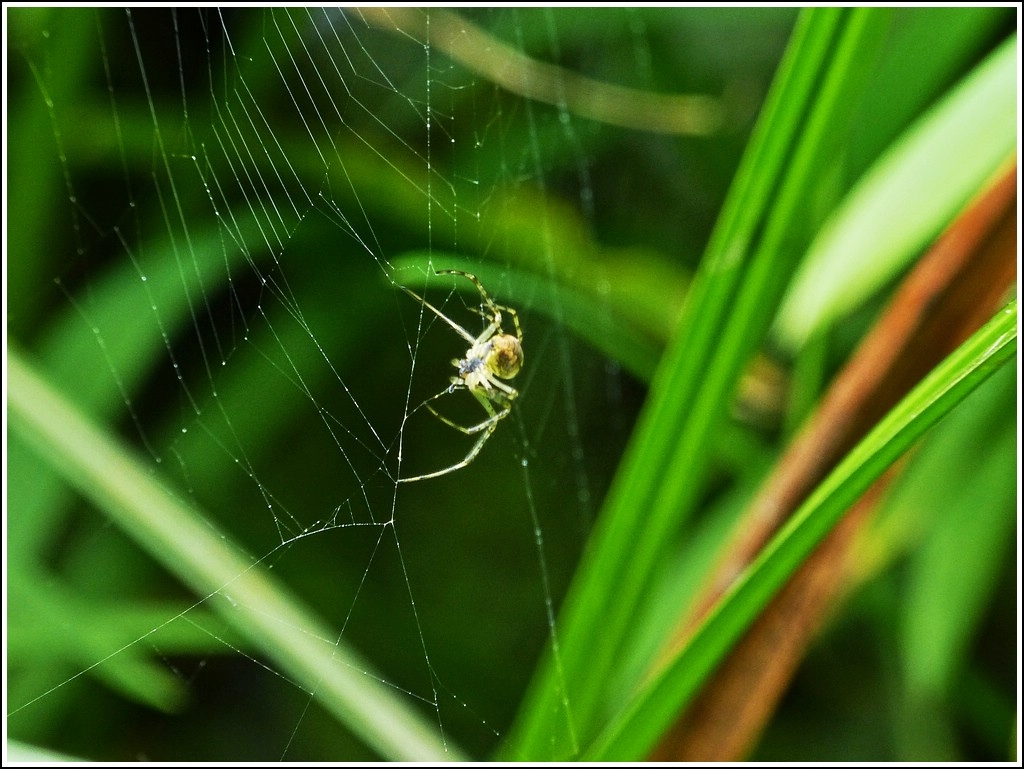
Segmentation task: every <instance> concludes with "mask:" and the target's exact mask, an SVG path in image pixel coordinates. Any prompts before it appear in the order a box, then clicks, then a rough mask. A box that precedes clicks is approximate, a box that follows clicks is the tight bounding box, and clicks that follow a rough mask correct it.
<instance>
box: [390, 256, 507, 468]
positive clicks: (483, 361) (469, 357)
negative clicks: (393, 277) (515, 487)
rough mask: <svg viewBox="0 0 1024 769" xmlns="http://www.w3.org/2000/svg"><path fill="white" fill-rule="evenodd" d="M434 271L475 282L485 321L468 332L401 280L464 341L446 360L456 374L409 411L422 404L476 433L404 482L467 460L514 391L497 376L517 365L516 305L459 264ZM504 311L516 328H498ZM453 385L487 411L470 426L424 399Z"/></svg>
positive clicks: (492, 428) (462, 429)
mask: <svg viewBox="0 0 1024 769" xmlns="http://www.w3.org/2000/svg"><path fill="white" fill-rule="evenodd" d="M434 274H435V275H461V276H462V277H464V278H466V279H467V280H469V281H471V282H472V283H473V285H474V286H476V288H477V291H479V292H480V300H481V304H480V309H479V310H477V312H479V313H480V315H481V316H483V319H484V320H485V321H487V327H486V328H485V329H484V330H483V331H482V332H481V333H480V335H479V336H473V335H472V334H471V333H469V332H468V331H466V329H464V328H463V327H462V326H460V325H459V324H458V323H456V322H455V321H453V320H452V319H451V318H449V317H448V316H447V315H445V314H444V313H443V312H441V311H440V310H439V309H437V308H436V307H434V305H432V304H430V302H428V301H427V300H426V299H424V298H423V297H421V296H419V295H418V294H415V293H413V292H412V291H410V290H409V289H408V288H406V287H405V286H402V287H401V288H402V290H403V291H405V293H407V294H409V296H411V297H412V298H413V299H415V300H416V301H418V302H419V303H420V304H422V305H423V306H424V307H426V308H428V309H429V310H431V311H432V312H433V313H434V314H435V315H437V317H439V318H440V319H441V320H443V321H444V322H445V323H447V324H448V325H449V326H451V327H452V328H453V329H455V331H456V333H457V334H458V335H459V336H461V337H462V338H463V339H465V340H466V341H467V342H469V349H468V350H467V351H466V354H465V355H464V356H463V357H462V359H461V360H459V359H458V358H456V359H454V360H452V365H453V366H455V368H457V369H458V370H459V373H458V375H457V376H453V377H452V378H451V383H450V384H449V385H448V386H447V387H446V388H445V389H443V390H442V391H441V392H439V393H438V394H437V395H434V396H432V397H430V398H427V399H426V400H425V401H423V403H421V404H420V405H419V406H417V407H416V408H415V409H414V410H413V413H415V412H416V411H419V409H421V408H424V407H425V408H426V409H427V410H428V411H429V412H430V413H431V414H433V415H434V416H435V417H437V418H438V419H440V420H441V421H442V422H444V423H445V424H446V425H448V426H449V427H453V428H455V429H456V430H458V431H459V432H461V433H464V434H466V435H476V434H477V433H479V434H480V437H479V438H477V441H476V443H474V444H473V447H472V448H470V450H469V453H468V454H466V456H465V458H464V459H462V460H461V461H459V462H456V463H455V464H454V465H451V466H450V467H446V468H444V469H443V470H436V471H434V472H432V473H425V474H423V475H417V476H414V477H412V478H399V479H398V480H399V482H404V483H410V482H412V481H422V480H426V479H427V478H437V477H438V476H441V475H447V474H448V473H452V472H455V471H456V470H461V469H462V468H463V467H465V466H466V465H468V464H469V463H470V462H472V461H473V460H474V459H476V456H477V454H479V453H480V450H481V449H483V447H484V444H485V443H487V439H488V438H490V437H491V435H492V434H493V433H494V431H495V429H496V428H497V427H498V422H500V421H501V420H502V419H504V418H505V417H507V416H508V414H509V412H510V411H511V410H512V402H513V401H515V399H516V396H518V395H519V392H518V391H517V390H516V389H515V388H514V387H512V386H511V385H509V384H507V383H506V382H503V381H501V380H503V379H512V378H513V377H514V376H515V375H516V374H518V373H519V369H520V368H522V365H523V344H522V343H523V330H522V328H520V326H519V316H518V315H517V314H516V311H515V310H513V309H512V308H511V307H505V306H504V305H500V304H495V303H494V300H493V299H491V297H490V296H489V295H488V293H487V292H486V291H485V290H484V287H483V285H481V283H480V281H479V279H477V277H476V275H472V274H470V273H468V272H463V271H462V270H439V271H436V272H435V273H434ZM503 312H504V313H507V314H508V315H510V316H511V317H512V323H513V325H514V326H515V330H516V333H515V335H514V336H513V335H512V334H506V333H505V331H504V330H503V329H502V325H501V323H502V317H501V315H502V313H503ZM456 390H468V391H469V393H470V394H471V395H472V396H473V397H474V398H476V399H477V401H479V403H480V405H481V406H483V409H484V411H486V412H487V418H486V419H484V420H483V421H482V422H480V423H479V424H475V425H473V426H472V427H463V426H462V425H459V424H456V423H455V422H453V421H452V420H450V419H448V418H447V417H445V416H443V415H441V414H440V413H438V411H437V410H436V409H435V408H434V407H433V406H432V405H430V404H431V402H432V401H435V400H437V399H438V398H441V397H444V396H445V395H450V394H451V393H453V392H455V391H456Z"/></svg>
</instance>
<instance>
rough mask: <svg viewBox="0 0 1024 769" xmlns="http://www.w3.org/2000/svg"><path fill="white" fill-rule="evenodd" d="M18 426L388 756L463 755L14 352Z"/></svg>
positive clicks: (14, 420)
mask: <svg viewBox="0 0 1024 769" xmlns="http://www.w3.org/2000/svg"><path fill="white" fill-rule="evenodd" d="M8 387H9V390H8V392H9V409H10V417H11V424H12V427H13V428H14V429H15V430H17V431H18V432H19V433H20V434H21V435H22V436H23V437H24V438H25V440H26V441H27V442H29V443H30V444H32V445H33V446H34V447H35V449H36V450H37V451H38V452H39V453H40V454H41V455H42V456H45V457H46V458H47V459H48V460H49V461H50V463H51V464H52V465H53V467H54V468H56V469H58V470H59V471H60V472H61V473H62V474H63V475H64V477H65V478H66V479H67V480H68V482H69V483H71V484H72V485H73V486H75V487H76V488H77V489H78V490H79V491H80V492H81V493H82V494H84V495H85V496H86V497H87V498H89V499H90V500H91V501H92V502H93V503H94V504H96V505H97V506H98V507H100V508H101V509H103V510H104V511H105V512H106V513H107V514H108V515H109V516H110V517H111V518H112V519H113V520H114V521H115V522H116V523H117V524H118V525H119V526H121V527H122V528H123V529H124V530H125V531H126V532H127V533H128V534H129V535H131V536H132V537H133V538H134V539H136V541H138V542H139V543H140V544H141V545H142V546H143V547H144V548H145V549H147V550H148V551H149V552H150V553H151V554H152V555H153V557H154V558H156V559H157V560H158V561H160V562H161V563H163V564H164V565H165V566H166V567H167V568H168V569H170V570H171V571H172V572H173V573H175V574H176V575H177V576H178V577H179V578H180V579H181V580H182V581H183V582H184V583H185V584H187V585H189V586H190V587H192V589H194V590H195V591H196V593H197V594H198V595H200V596H209V597H210V598H209V599H207V603H208V604H209V605H210V606H211V608H213V609H214V610H215V611H218V612H219V613H220V614H221V616H222V617H223V618H224V619H225V620H226V621H227V622H229V623H230V624H231V625H232V626H233V627H234V628H235V629H236V630H237V631H238V632H239V633H241V634H242V635H244V636H245V637H247V638H250V639H251V640H252V641H253V643H254V645H255V646H256V647H257V648H260V649H262V650H263V651H264V652H265V653H266V654H267V655H269V656H270V657H271V658H272V659H274V660H275V662H276V664H278V665H280V667H281V669H282V670H284V671H286V673H287V674H288V675H289V676H291V677H293V678H294V679H295V680H296V681H299V682H301V685H302V686H303V687H304V688H305V689H306V690H307V691H309V692H315V693H316V696H317V699H318V700H319V701H321V702H322V703H323V704H324V706H325V707H326V708H328V709H329V710H330V711H331V712H333V713H334V715H335V716H336V717H337V718H338V719H339V720H340V721H342V722H343V723H344V724H346V725H347V726H348V727H349V728H351V729H352V730H353V731H354V732H355V733H357V734H359V735H360V736H361V737H362V738H363V739H364V740H365V741H366V742H367V744H369V745H371V746H372V747H373V748H375V749H376V750H377V751H379V752H380V753H381V754H382V755H384V756H387V757H390V758H394V759H400V760H406V761H412V760H419V761H425V760H428V761H442V760H452V759H457V758H458V754H457V752H456V751H455V750H454V749H453V748H452V747H451V746H448V745H444V744H442V743H440V742H439V740H438V739H437V738H436V736H435V733H436V730H435V729H431V727H430V726H429V725H427V724H426V723H424V722H423V721H422V720H421V719H420V718H419V717H418V716H417V715H416V714H415V713H414V712H413V711H412V710H411V709H410V708H409V706H408V705H407V704H406V703H404V702H402V701H401V700H400V699H399V698H397V697H395V696H392V695H391V694H390V693H389V692H388V690H386V689H385V688H384V687H383V686H382V685H380V684H379V683H378V681H379V677H377V676H374V674H373V673H372V672H371V671H370V666H369V665H368V664H367V663H366V662H364V661H363V660H361V659H360V658H359V657H358V656H357V655H356V654H355V653H354V652H353V651H351V650H350V649H348V648H347V647H346V646H344V645H342V644H340V643H335V641H334V640H332V639H334V638H335V637H336V633H334V632H333V631H331V630H330V629H329V628H327V627H326V626H324V625H323V624H322V623H321V622H319V621H318V620H316V619H314V618H313V617H311V616H310V615H309V614H308V613H307V612H306V611H305V609H303V608H302V607H301V606H300V605H299V603H298V602H297V601H296V600H295V599H294V598H292V597H290V596H289V595H288V594H287V593H286V592H285V591H284V589H283V588H282V587H281V586H280V585H278V584H277V583H276V582H275V581H273V580H271V579H270V578H269V576H268V575H267V574H266V573H265V572H264V571H263V570H262V569H261V568H260V567H259V565H258V564H257V563H254V562H253V560H252V559H251V558H249V557H247V556H245V555H243V554H241V553H240V552H238V551H237V550H234V549H232V548H231V547H230V546H229V545H228V544H227V543H228V540H227V539H226V538H225V537H224V536H222V535H220V534H219V533H218V532H217V531H215V530H214V529H213V527H212V526H211V524H210V521H209V519H208V518H205V517H203V516H202V515H200V514H199V513H197V512H196V511H194V510H193V509H191V508H190V507H188V506H187V505H186V504H184V503H183V502H182V501H181V500H180V499H178V498H177V497H176V496H174V495H173V494H172V493H171V492H170V491H169V490H167V489H166V488H164V487H163V486H161V485H160V484H159V483H158V482H157V481H155V480H154V479H153V477H152V474H151V473H150V472H149V471H148V470H147V469H146V468H145V466H144V465H143V464H141V463H140V462H139V461H137V460H136V459H135V458H134V457H132V456H131V455H130V454H129V453H128V452H127V451H126V450H125V449H124V448H122V447H121V446H119V445H117V444H116V443H115V442H114V441H112V440H111V439H110V438H108V437H107V436H106V435H104V434H103V433H102V432H100V431H99V430H98V429H97V428H96V427H95V426H93V425H92V424H91V423H90V422H89V421H88V420H87V419H85V418H84V417H83V416H82V415H81V414H80V413H79V412H78V411H77V410H76V409H75V408H74V407H73V406H71V405H70V404H68V403H67V401H66V400H65V399H64V398H63V397H62V396H61V395H60V394H59V393H57V392H56V391H54V390H53V389H52V388H51V387H50V386H49V385H48V384H47V383H46V382H45V381H44V380H43V379H41V378H40V376H39V375H38V374H36V373H35V371H34V370H33V369H32V367H31V366H30V364H29V363H28V362H27V361H25V359H24V358H23V357H22V356H21V355H20V354H19V353H18V352H17V351H15V350H10V351H9V352H8Z"/></svg>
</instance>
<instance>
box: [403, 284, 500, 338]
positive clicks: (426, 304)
mask: <svg viewBox="0 0 1024 769" xmlns="http://www.w3.org/2000/svg"><path fill="white" fill-rule="evenodd" d="M399 288H400V289H402V290H403V291H404V292H405V293H407V294H408V295H409V296H411V297H412V298H413V299H415V300H416V301H417V302H419V303H420V304H422V305H423V306H424V307H426V308H427V309H429V310H430V311H431V312H433V313H434V314H435V315H436V316H437V317H439V318H440V319H441V320H443V321H444V322H445V323H447V324H448V325H449V326H451V327H452V328H453V329H454V330H455V333H457V334H458V335H459V336H461V337H462V338H463V339H465V340H466V341H467V342H469V343H470V344H477V339H476V337H474V336H473V335H472V334H470V333H469V332H468V331H466V329H464V328H463V327H462V326H460V325H459V324H458V323H456V322H455V321H454V320H452V319H451V318H449V317H448V316H447V315H445V314H444V313H443V312H441V311H440V310H439V309H437V308H436V307H434V305H432V304H431V303H430V302H428V301H427V300H426V299H424V298H423V297H422V296H420V295H419V294H417V293H416V292H415V291H411V290H409V289H408V288H406V287H405V286H399ZM517 323H518V321H517Z"/></svg>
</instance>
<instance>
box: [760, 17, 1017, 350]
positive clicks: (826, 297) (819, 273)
mask: <svg viewBox="0 0 1024 769" xmlns="http://www.w3.org/2000/svg"><path fill="white" fill-rule="evenodd" d="M1016 88H1017V39H1016V37H1011V38H1010V39H1008V40H1007V41H1006V42H1005V43H1003V45H1002V46H1000V47H999V48H997V49H996V51H995V52H994V53H992V55H991V56H989V57H988V59H987V60H985V61H984V62H982V64H981V65H980V66H979V67H977V68H976V69H975V70H974V71H972V72H971V73H970V75H968V77H966V78H965V79H964V81H963V82H962V83H961V84H960V85H959V86H958V87H957V88H956V89H954V90H953V91H952V92H951V93H950V94H949V95H948V96H947V97H946V98H945V99H943V100H942V101H941V102H940V103H939V104H938V105H937V106H936V107H935V108H934V109H932V110H931V111H930V112H928V113H927V114H926V115H925V116H924V117H923V118H922V119H921V120H919V121H918V122H917V123H915V124H914V125H913V126H911V128H910V130H908V131H907V132H906V134H905V136H904V137H903V138H902V139H900V140H899V141H898V142H896V143H895V144H894V145H892V147H891V148H890V150H889V151H888V152H886V153H885V154H884V155H883V156H882V157H881V158H880V159H879V160H878V162H877V163H876V164H875V165H874V166H873V168H872V169H871V170H869V172H868V173H867V174H865V176H864V178H863V179H862V180H861V181H860V182H859V183H858V184H857V186H856V187H854V189H853V190H852V191H851V192H850V194H849V195H848V196H847V198H846V200H845V201H844V202H843V204H842V205H841V206H840V207H839V208H837V209H836V211H835V212H834V214H833V215H832V217H831V218H830V219H829V221H828V222H827V223H826V224H825V226H824V227H823V228H822V230H821V233H820V234H819V236H818V237H817V238H816V240H815V242H814V244H813V245H812V246H811V249H810V251H809V253H808V255H807V259H806V260H805V261H804V263H803V264H802V265H801V269H800V272H799V273H798V274H797V276H796V278H795V279H794V281H793V286H792V288H791V290H790V292H789V294H788V296H787V297H786V301H785V303H784V304H783V308H782V310H781V311H780V313H779V318H778V322H777V324H776V328H777V332H778V334H779V335H780V337H781V339H782V341H783V342H784V343H785V344H786V345H787V346H789V347H790V348H797V347H799V346H800V345H802V344H803V343H804V342H805V341H806V339H807V338H808V337H809V336H810V335H811V334H812V333H813V332H814V330H815V329H816V328H818V327H820V326H821V325H823V324H827V323H828V322H830V321H834V320H835V319H836V318H838V317H841V316H842V315H844V314H845V313H847V312H849V311H850V310H852V309H853V308H854V307H856V306H857V305H858V304H859V303H861V302H863V301H864V300H865V299H866V298H867V297H868V296H870V295H871V294H873V293H874V292H875V291H877V290H878V288H879V286H880V285H882V284H883V283H885V282H886V281H888V280H890V279H891V278H892V276H893V275H894V274H896V273H897V272H898V271H899V270H900V269H901V268H903V267H905V266H906V265H907V263H908V262H909V261H910V259H911V258H913V257H914V256H915V255H916V254H918V253H920V252H921V250H922V249H923V248H924V247H925V246H926V245H927V244H928V243H929V242H931V241H932V240H933V239H934V238H935V237H936V236H937V235H938V233H939V232H940V231H941V230H942V228H943V227H944V226H946V224H947V223H948V222H949V221H950V220H951V218H952V217H953V216H954V215H955V214H956V212H957V211H959V210H960V209H961V208H963V206H964V205H965V204H966V203H967V202H968V201H969V200H970V198H971V197H972V196H973V195H975V194H976V193H977V191H978V190H979V189H982V188H983V187H984V186H985V182H986V181H987V180H988V179H989V178H991V177H992V175H993V174H994V173H996V172H997V170H998V169H999V167H1000V166H1001V165H1003V164H1004V163H1007V162H1008V161H1009V160H1010V159H1011V158H1012V157H1013V154H1014V152H1015V149H1016V146H1017V132H1016V125H1017V121H1016V115H1017V106H1018V105H1017V103H1016V99H1015V98H1014V93H1015V92H1016ZM950 147H957V148H960V149H958V150H957V151H956V152H950V149H949V148H950ZM920 200H927V201H928V205H912V204H911V205H908V204H907V203H908V201H920ZM883 233H884V236H882V234H883ZM866 244H870V250H869V251H868V252H867V253H868V254H869V255H870V258H868V257H866V254H865V245H866Z"/></svg>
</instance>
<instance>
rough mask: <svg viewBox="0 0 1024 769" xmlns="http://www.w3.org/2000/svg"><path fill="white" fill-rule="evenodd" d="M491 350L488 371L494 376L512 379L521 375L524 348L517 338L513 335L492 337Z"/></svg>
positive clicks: (488, 358) (488, 354)
mask: <svg viewBox="0 0 1024 769" xmlns="http://www.w3.org/2000/svg"><path fill="white" fill-rule="evenodd" d="M488 344H490V347H491V349H490V350H489V351H488V353H487V363H486V365H487V369H488V370H489V371H490V372H491V373H492V374H494V376H497V377H501V378H502V379H511V378H512V377H514V376H515V375H516V374H518V373H519V369H520V368H522V365H523V346H522V345H521V344H520V343H519V339H518V338H517V337H514V336H512V335H511V334H499V335H498V336H495V337H492V338H491V341H490V342H489V343H488Z"/></svg>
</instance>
